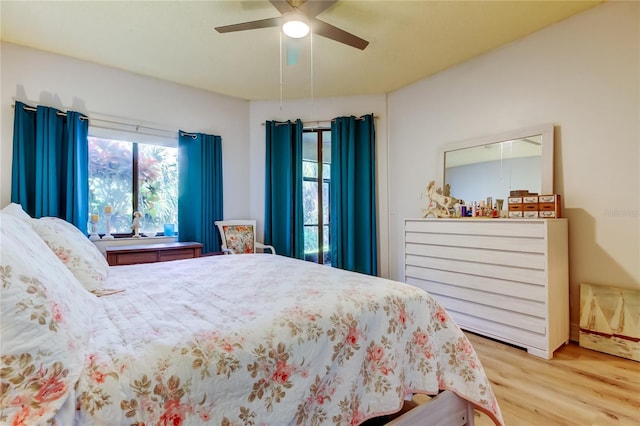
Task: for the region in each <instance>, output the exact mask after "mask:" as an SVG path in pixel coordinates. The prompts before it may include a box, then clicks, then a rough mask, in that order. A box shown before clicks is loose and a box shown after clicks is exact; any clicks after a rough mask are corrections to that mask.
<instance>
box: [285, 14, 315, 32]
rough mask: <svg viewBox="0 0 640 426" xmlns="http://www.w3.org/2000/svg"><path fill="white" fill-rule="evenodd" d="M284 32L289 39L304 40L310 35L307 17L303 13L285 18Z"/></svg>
mask: <svg viewBox="0 0 640 426" xmlns="http://www.w3.org/2000/svg"><path fill="white" fill-rule="evenodd" d="M283 21H284V23H283V24H282V32H283V33H285V35H286V36H287V37H291V38H302V37H304V36H306V35H307V34H309V24H308V23H307V17H306V16H304V15H303V14H302V13H298V12H293V13H287V14H286V15H284V16H283Z"/></svg>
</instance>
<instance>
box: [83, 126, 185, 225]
mask: <svg viewBox="0 0 640 426" xmlns="http://www.w3.org/2000/svg"><path fill="white" fill-rule="evenodd" d="M177 156H178V150H177V148H174V147H166V146H160V145H152V144H146V143H145V144H143V143H136V142H131V141H122V140H114V139H104V138H97V137H91V136H90V137H89V213H90V214H91V213H97V214H98V215H99V216H100V222H99V224H98V232H100V233H102V232H104V231H105V226H106V223H105V219H104V214H103V213H104V207H105V206H107V205H110V206H111V207H112V216H111V232H112V233H115V234H118V233H123V234H131V222H132V219H133V212H134V211H139V212H140V213H142V221H141V222H142V224H141V225H142V226H141V232H142V233H143V234H145V235H156V234H157V233H158V232H163V230H164V224H165V223H174V224H175V223H176V221H177V219H178V157H177Z"/></svg>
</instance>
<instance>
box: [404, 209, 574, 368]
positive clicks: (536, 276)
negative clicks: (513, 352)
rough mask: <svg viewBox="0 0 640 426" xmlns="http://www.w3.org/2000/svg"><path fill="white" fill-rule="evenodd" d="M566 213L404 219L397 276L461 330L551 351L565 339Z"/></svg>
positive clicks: (535, 351)
mask: <svg viewBox="0 0 640 426" xmlns="http://www.w3.org/2000/svg"><path fill="white" fill-rule="evenodd" d="M567 246H568V243H567V219H405V221H404V251H405V256H404V258H405V271H404V272H405V281H406V282H407V283H409V284H412V285H415V286H417V287H420V288H422V289H424V290H426V291H428V292H429V293H430V294H432V295H433V296H435V298H436V299H437V300H438V301H439V302H440V303H441V304H442V305H443V306H444V307H445V308H446V309H447V311H448V312H449V313H450V314H451V316H452V317H453V318H454V319H455V321H456V322H457V323H458V325H459V326H460V327H461V328H462V329H465V330H468V331H472V332H475V333H478V334H482V335H484V336H488V337H491V338H495V339H497V340H501V341H504V342H507V343H511V344H513V345H516V346H520V347H523V348H526V349H527V351H528V352H529V353H531V354H533V355H537V356H540V357H543V358H547V359H549V358H551V357H553V352H554V350H555V349H557V348H558V347H559V346H561V345H562V344H564V343H566V342H568V340H569V272H568V271H569V265H568V260H569V259H568V249H567Z"/></svg>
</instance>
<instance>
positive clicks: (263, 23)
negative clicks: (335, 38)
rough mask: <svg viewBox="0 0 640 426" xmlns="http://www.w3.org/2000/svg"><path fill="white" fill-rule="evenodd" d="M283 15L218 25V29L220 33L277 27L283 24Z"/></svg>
mask: <svg viewBox="0 0 640 426" xmlns="http://www.w3.org/2000/svg"><path fill="white" fill-rule="evenodd" d="M281 22H282V17H278V18H268V19H260V20H259V21H250V22H243V23H241V24H233V25H224V26H222V27H216V31H218V32H219V33H230V32H233V31H245V30H255V29H258V28H268V27H277V26H279V25H280V24H281Z"/></svg>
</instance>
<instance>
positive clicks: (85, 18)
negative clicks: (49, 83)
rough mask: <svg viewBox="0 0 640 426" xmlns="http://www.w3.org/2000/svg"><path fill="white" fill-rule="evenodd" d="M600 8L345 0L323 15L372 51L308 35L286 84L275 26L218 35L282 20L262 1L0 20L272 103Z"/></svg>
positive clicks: (391, 75)
mask: <svg viewBox="0 0 640 426" xmlns="http://www.w3.org/2000/svg"><path fill="white" fill-rule="evenodd" d="M600 3H602V1H600V0H597V1H577V0H570V1H563V0H555V1H554V0H551V1H542V0H536V1H524V0H511V1H485V0H471V1H460V0H448V1H426V0H423V1H420V0H414V1H402V0H386V1H377V0H368V1H358V0H341V1H339V2H338V3H336V4H335V5H333V6H331V7H330V8H329V9H327V10H326V11H324V12H323V13H321V14H320V15H319V16H318V18H319V19H321V20H324V21H326V22H328V23H330V24H332V25H334V26H337V27H339V28H341V29H344V30H345V31H348V32H351V33H353V34H355V35H357V36H359V37H362V38H364V39H366V40H368V41H369V42H370V44H369V46H368V47H367V48H366V49H365V50H363V51H361V50H358V49H355V48H353V47H349V46H346V45H343V44H340V43H337V42H335V41H332V40H329V39H326V38H323V37H320V36H316V37H313V39H312V40H313V48H312V49H311V44H310V40H311V38H309V37H307V38H305V39H303V40H302V41H301V42H300V43H299V44H300V46H299V47H298V52H299V53H298V63H297V64H295V65H287V64H286V54H284V60H283V62H284V64H283V66H282V79H281V78H280V41H279V40H280V31H279V29H278V28H264V29H258V30H250V31H244V32H235V33H226V34H219V33H217V32H216V31H215V30H214V27H217V26H222V25H229V24H235V23H240V22H245V21H252V20H259V19H265V18H272V17H277V16H280V14H279V12H278V11H277V10H276V9H275V8H274V7H273V5H271V4H270V3H269V2H268V1H266V0H253V1H245V0H236V1H220V0H218V1H128V2H124V1H7V0H2V1H1V2H0V7H1V9H0V18H1V24H2V25H1V37H2V40H3V41H7V42H10V43H15V44H19V45H23V46H28V47H33V48H36V49H42V50H46V51H50V52H54V53H59V54H62V55H66V56H71V57H74V58H78V59H83V60H87V61H91V62H95V63H98V64H103V65H108V66H112V67H115V68H119V69H123V70H127V71H132V72H135V73H138V74H142V75H146V76H150V77H156V78H160V79H163V80H168V81H172V82H176V83H180V84H185V85H188V86H192V87H197V88H201V89H205V90H209V91H213V92H216V93H221V94H225V95H229V96H234V97H238V98H243V99H248V100H265V99H270V100H276V99H279V98H280V96H281V91H282V97H283V98H284V99H293V98H307V97H311V96H313V97H330V96H346V95H362V94H379V93H386V92H391V91H394V90H396V89H399V88H401V87H403V86H406V85H408V84H410V83H413V82H415V81H418V80H420V79H422V78H424V77H427V76H429V75H433V74H435V73H437V72H439V71H442V70H444V69H446V68H449V67H452V66H454V65H456V64H459V63H462V62H464V61H466V60H468V59H470V58H473V57H475V56H477V55H481V54H483V53H485V52H487V51H490V50H492V49H495V48H496V47H499V46H502V45H504V44H507V43H510V42H512V41H514V40H517V39H519V38H522V37H524V36H526V35H528V34H530V33H532V32H535V31H538V30H540V29H542V28H544V27H546V26H548V25H551V24H554V23H556V22H559V21H561V20H563V19H565V18H567V17H569V16H571V15H574V14H576V13H580V12H582V11H584V10H586V9H588V8H591V7H594V6H597V5H598V4H600ZM285 38H286V37H285ZM284 42H285V43H287V40H284ZM285 52H286V46H285ZM311 52H312V53H313V55H311ZM311 56H313V58H312V59H311ZM281 80H282V85H281Z"/></svg>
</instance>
